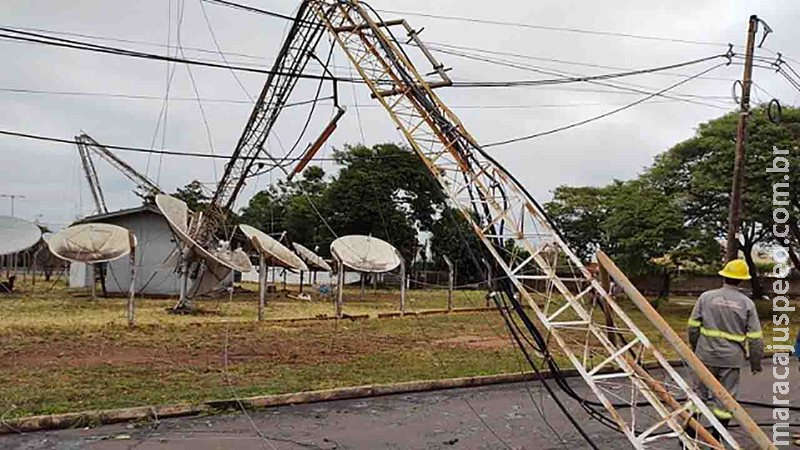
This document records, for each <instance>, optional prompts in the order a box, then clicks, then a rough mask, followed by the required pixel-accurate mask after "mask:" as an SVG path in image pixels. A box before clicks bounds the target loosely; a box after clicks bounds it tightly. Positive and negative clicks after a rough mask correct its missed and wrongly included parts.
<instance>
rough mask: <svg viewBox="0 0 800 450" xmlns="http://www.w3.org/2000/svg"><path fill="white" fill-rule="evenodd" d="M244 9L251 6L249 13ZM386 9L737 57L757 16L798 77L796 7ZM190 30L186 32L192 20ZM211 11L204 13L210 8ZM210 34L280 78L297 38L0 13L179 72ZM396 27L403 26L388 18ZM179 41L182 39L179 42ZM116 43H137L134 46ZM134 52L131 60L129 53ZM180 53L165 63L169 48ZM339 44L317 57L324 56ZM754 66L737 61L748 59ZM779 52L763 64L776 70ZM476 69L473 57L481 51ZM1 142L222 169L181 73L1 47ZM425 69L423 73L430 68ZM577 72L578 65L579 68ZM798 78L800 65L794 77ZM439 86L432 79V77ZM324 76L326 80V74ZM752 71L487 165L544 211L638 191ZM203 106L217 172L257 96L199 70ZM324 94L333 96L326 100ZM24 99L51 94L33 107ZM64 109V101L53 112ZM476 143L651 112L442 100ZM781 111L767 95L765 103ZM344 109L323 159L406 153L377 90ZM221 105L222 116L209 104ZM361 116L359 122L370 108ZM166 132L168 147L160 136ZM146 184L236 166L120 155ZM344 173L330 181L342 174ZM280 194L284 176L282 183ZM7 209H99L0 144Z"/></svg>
mask: <svg viewBox="0 0 800 450" xmlns="http://www.w3.org/2000/svg"><path fill="white" fill-rule="evenodd" d="M242 1H243V2H244V0H242ZM248 1H249V4H251V5H253V6H256V7H260V8H264V9H269V10H273V11H278V12H282V13H287V14H291V13H292V12H293V11H294V9H295V8H296V7H297V5H298V3H299V2H298V1H296V0H293V1H287V0H248ZM372 5H373V6H375V7H376V8H378V9H383V10H393V11H394V10H396V11H405V12H415V13H426V14H434V15H444V16H450V17H453V16H458V17H470V18H479V19H482V20H491V21H500V22H516V23H523V24H529V25H536V26H547V27H558V28H571V29H580V30H594V31H602V32H613V33H624V34H628V35H647V36H660V37H667V38H675V39H683V40H691V41H701V42H704V43H719V44H724V43H727V42H732V43H734V44H736V45H742V44H743V43H744V39H745V33H746V28H747V19H748V17H749V15H750V14H758V15H759V17H761V18H763V19H764V20H766V21H767V22H768V23H769V25H770V26H771V27H772V28H773V30H774V33H772V34H771V35H770V36H769V37H768V39H767V42H766V43H765V47H766V48H768V49H769V50H772V51H778V52H782V53H783V54H785V55H787V56H789V57H791V58H794V59H796V60H798V59H800V29H798V26H797V24H798V23H800V7H798V6H797V2H796V0H763V1H755V0H753V1H738V2H731V1H728V0H718V1H702V2H698V1H695V0H691V1H689V0H675V1H672V2H663V1H650V0H648V1H633V0H629V1H624V0H617V1H608V2H587V1H578V0H558V1H555V0H539V1H535V2H532V1H522V0H513V1H512V0H497V1H492V2H477V1H470V2H467V1H464V0H461V1H455V0H440V1H437V2H431V1H422V0H403V1H397V0H395V1H390V0H373V1H372ZM181 6H182V8H183V15H182V20H181V21H180V26H178V22H179V17H180V13H179V12H180V8H181ZM201 6H202V7H201ZM203 8H204V9H205V11H206V13H207V16H208V19H209V21H210V24H211V28H212V29H213V32H214V34H215V35H216V38H217V41H218V42H219V45H220V46H221V48H222V50H223V51H224V52H225V53H226V54H227V58H228V61H229V62H231V63H232V64H241V65H248V66H265V67H266V66H269V64H270V63H271V61H272V60H273V58H274V57H275V55H276V53H277V51H278V48H279V46H280V44H281V41H282V36H283V33H284V32H285V30H286V26H287V21H284V20H280V19H275V18H270V17H266V16H263V15H258V14H252V13H248V12H244V11H241V10H235V9H230V8H227V7H224V6H219V5H217V4H211V3H204V4H202V5H201V3H200V0H185V1H182V0H171V1H167V0H141V1H137V2H120V1H88V0H84V1H74V2H69V4H68V5H67V3H65V2H62V1H34V2H31V1H27V0H6V1H3V2H2V3H1V4H0V15H1V17H2V18H3V20H2V23H3V25H4V26H8V27H25V28H34V29H40V30H47V31H51V32H54V31H57V32H68V33H80V34H84V35H91V36H96V37H100V38H103V40H97V39H89V38H87V37H74V36H73V38H76V39H82V40H90V41H91V42H94V43H103V44H107V45H114V46H120V47H124V48H129V49H137V50H142V51H147V52H152V53H159V54H165V53H167V52H169V53H170V54H173V55H174V54H175V51H176V50H175V45H176V42H177V39H178V32H180V43H181V45H182V47H183V51H184V52H185V55H186V57H188V58H193V59H203V60H215V61H216V60H219V59H220V56H219V54H217V53H216V52H215V46H214V41H213V39H212V36H211V33H210V32H209V28H208V26H207V23H206V19H205V18H204V15H203ZM383 15H384V18H385V19H389V18H394V17H399V14H396V13H389V12H385V13H383ZM405 17H406V19H408V20H409V22H410V23H411V24H412V26H415V27H418V28H419V27H424V28H425V29H424V32H423V34H422V37H423V38H424V39H425V40H426V41H428V42H432V43H438V44H447V45H456V46H464V47H470V48H473V49H482V50H489V51H501V52H508V53H514V54H519V55H525V56H528V57H534V58H547V59H557V60H561V61H564V62H553V61H546V60H544V59H521V58H516V57H510V56H493V57H495V58H502V59H507V60H510V61H514V62H516V63H518V64H526V65H530V66H536V67H538V68H542V69H545V70H557V71H564V72H572V73H577V74H599V73H605V72H609V71H614V69H606V68H599V67H591V66H590V65H603V66H613V67H619V68H647V67H653V66H657V65H664V64H670V63H677V62H682V61H686V60H690V59H694V58H700V57H704V56H709V55H712V54H716V53H722V52H724V51H725V47H724V45H712V44H698V43H694V44H688V43H678V42H668V41H661V40H648V39H636V38H632V37H619V36H606V35H598V34H587V33H578V32H568V31H556V30H545V29H534V28H529V27H519V26H510V25H507V26H500V25H493V24H479V23H472V22H465V21H459V20H443V19H440V18H431V17H421V16H411V15H406V16H405ZM168 36H169V37H168ZM107 39H116V40H124V41H125V42H119V41H109V40H107ZM128 41H129V42H128ZM167 45H169V47H167ZM327 46H328V44H327V41H325V42H323V44H322V45H321V47H320V49H319V53H320V54H324V53H325V49H327ZM737 50H739V51H741V48H737ZM769 50H764V49H762V50H760V51H759V52H758V54H759V55H762V56H766V57H774V53H770V51H769ZM469 51H471V52H475V51H476V50H469ZM438 57H439V58H440V59H441V60H442V61H443V62H444V63H445V64H446V65H447V66H448V67H452V71H451V72H450V74H451V76H452V77H453V78H454V79H455V80H470V81H472V80H476V81H477V80H520V79H537V78H551V77H548V76H546V75H541V74H536V73H532V72H530V71H523V70H519V69H513V68H508V67H501V66H498V65H492V64H486V63H482V62H478V61H474V60H469V59H463V58H460V57H457V56H453V55H447V54H439V55H438ZM0 59H2V61H4V64H3V69H2V70H0V99H2V105H3V108H2V115H0V129H2V130H11V131H19V132H25V133H33V134H41V135H47V136H53V137H59V138H68V139H69V138H71V137H72V136H74V135H76V134H78V133H79V132H81V131H82V130H83V131H86V132H87V133H89V134H90V135H91V136H93V137H94V138H95V139H96V140H98V141H99V142H101V143H106V144H110V145H123V146H135V147H146V148H150V147H151V146H152V147H155V148H168V149H171V150H179V151H190V152H202V153H210V152H211V151H212V149H211V145H209V135H208V133H207V131H206V127H205V125H204V122H203V120H202V116H201V112H200V108H199V106H198V103H197V101H196V100H195V99H194V98H195V92H194V88H193V86H192V83H191V78H190V76H189V72H188V71H187V68H186V67H185V66H184V65H181V64H178V65H177V66H176V65H169V66H168V65H167V63H165V62H154V61H146V60H136V59H129V58H124V57H119V56H111V55H99V54H88V53H84V52H79V51H74V50H68V49H59V48H53V47H45V46H41V45H31V44H21V43H16V42H11V41H8V40H2V39H0ZM419 62H420V63H421V61H419ZM566 62H569V64H567V63H566ZM345 63H346V61H345V58H344V56H343V55H342V54H341V53H340V52H338V51H337V52H336V53H335V54H334V66H336V69H335V70H336V72H337V73H338V74H340V75H343V76H350V72H349V70H350V69H349V68H348V66H346V64H345ZM710 65H711V63H709V64H703V65H696V66H690V67H686V68H681V69H675V70H673V71H671V72H670V74H666V75H665V74H661V75H645V76H637V77H631V78H626V79H624V80H620V82H622V83H625V84H626V85H628V86H630V85H632V84H636V85H637V88H639V89H646V90H651V91H656V90H660V89H662V88H664V87H667V86H669V85H671V84H674V83H676V82H678V81H680V80H681V77H680V76H676V75H675V74H681V75H693V74H695V73H697V72H699V71H701V70H702V69H704V68H706V67H709V66H710ZM794 66H795V67H796V68H797V69H800V62H796V63H794ZM423 69H424V70H425V71H427V69H428V68H427V67H423ZM170 70H174V77H173V79H172V82H171V84H170V89H169V96H170V98H171V100H170V101H169V102H168V103H166V110H167V114H166V123H165V121H164V120H163V117H162V120H160V121H159V116H160V112H161V111H162V108H163V107H164V105H165V102H164V101H163V98H164V96H165V93H166V85H167V79H168V73H169V72H168V71H170ZM313 70H314V71H318V68H317V67H314V68H313ZM741 72H742V68H741V66H731V67H724V68H721V69H718V70H715V71H714V72H712V73H709V74H708V75H707V77H705V78H703V79H697V80H694V81H692V82H689V83H687V84H685V85H683V86H681V87H679V88H677V89H676V90H675V91H673V92H675V93H682V94H690V95H693V96H700V97H684V98H686V99H691V100H695V101H700V102H702V103H705V104H694V103H688V102H683V101H672V100H664V99H656V100H653V101H650V102H647V103H644V104H641V105H639V106H636V107H634V108H631V109H629V110H626V111H624V112H622V113H619V114H615V115H613V116H610V117H608V118H605V119H602V120H600V121H597V122H593V123H590V124H587V125H584V126H581V127H578V128H575V129H571V130H568V131H564V132H560V133H556V134H553V135H550V136H546V137H542V138H538V139H534V140H531V141H526V142H521V143H517V144H512V145H508V146H503V147H497V148H493V149H492V152H493V153H494V154H495V155H496V157H497V158H498V159H499V161H500V162H501V163H503V164H505V165H506V166H507V167H509V168H510V170H511V171H512V172H513V173H514V174H515V175H517V176H518V178H519V179H520V180H521V181H522V182H523V183H524V184H525V185H526V186H527V187H528V189H529V190H530V191H531V192H532V193H533V194H534V196H537V197H538V198H539V200H541V201H546V200H548V199H549V198H550V196H551V192H552V190H553V189H554V188H555V187H556V186H558V185H561V184H572V185H600V184H604V183H607V182H609V181H611V180H612V179H615V178H616V179H628V178H631V177H633V176H635V175H636V174H637V173H638V172H640V171H641V170H642V168H643V167H645V166H647V165H649V164H650V163H651V162H652V159H653V157H654V155H656V154H658V153H660V152H662V151H664V150H666V149H668V148H669V147H671V146H672V145H674V144H675V143H677V142H680V141H681V140H684V139H686V138H688V137H690V136H691V135H692V134H693V133H694V130H695V128H696V125H697V124H698V123H700V122H703V121H707V120H710V119H713V118H715V117H718V116H720V115H722V114H724V113H725V112H726V111H730V110H733V109H734V108H735V104H734V103H733V100H732V99H731V85H732V82H733V81H734V80H735V79H737V78H739V77H741ZM191 74H192V75H193V76H194V80H195V82H196V88H197V91H198V92H199V95H200V97H201V98H202V99H204V100H203V102H202V106H203V111H204V112H205V115H206V117H207V119H208V127H209V130H210V141H211V143H212V144H213V150H214V151H215V152H216V153H218V154H229V153H230V152H231V151H232V150H233V147H234V146H235V143H236V141H237V139H238V138H239V135H240V133H241V131H242V128H243V126H244V125H245V123H246V121H247V117H248V115H249V113H250V110H251V105H250V104H249V100H248V96H247V94H246V93H245V92H244V90H243V89H242V87H240V86H239V84H238V83H237V81H236V80H235V79H234V77H233V76H232V74H231V72H229V71H227V70H220V69H212V68H199V67H194V68H192V69H191ZM238 77H239V79H240V80H241V83H242V84H243V86H244V88H245V90H246V91H248V92H249V94H250V95H253V96H256V95H257V94H258V92H259V91H260V89H261V87H262V85H263V83H264V80H265V76H264V75H258V74H249V73H239V74H238ZM755 81H756V83H757V85H758V86H759V89H756V91H755V93H754V100H756V101H767V100H769V98H771V96H775V97H777V98H778V99H780V100H781V102H782V103H783V104H791V105H796V104H797V103H798V101H800V97H798V92H797V91H795V90H792V89H791V87H790V86H789V85H788V83H786V82H785V81H784V80H783V79H782V78H781V77H780V76H778V75H776V74H774V73H773V72H770V71H768V70H764V69H756V72H755ZM315 88H316V83H315V82H311V81H304V82H301V83H300V85H299V86H298V88H297V89H296V91H295V92H294V94H293V97H292V98H293V99H294V100H306V99H309V98H311V97H313V92H314V89H315ZM324 89H325V92H329V89H330V86H327V85H326V86H325V87H324ZM18 90H33V91H48V92H51V93H48V94H44V93H30V92H28V93H21V92H18ZM52 92H61V93H62V94H53V93H52ZM64 92H73V93H74V92H78V93H84V94H86V93H91V94H114V95H118V94H124V95H134V96H143V97H145V98H140V99H130V98H120V97H110V96H107V95H64V94H63V93H64ZM439 93H440V95H441V96H442V98H443V99H444V100H445V101H446V102H447V103H448V104H450V105H452V106H453V109H454V110H455V112H456V113H457V114H459V116H460V117H461V119H462V121H463V122H464V123H465V124H466V126H467V127H468V129H469V130H470V131H471V132H472V134H473V135H474V136H475V137H476V138H477V139H478V140H479V141H481V142H484V143H488V142H492V141H497V140H502V139H506V138H511V137H515V136H519V135H525V134H531V133H535V132H539V131H545V130H548V129H551V128H554V127H558V126H562V125H566V124H569V123H572V122H576V121H580V120H583V119H586V118H588V117H591V116H594V115H598V114H602V113H603V112H606V111H609V110H612V109H614V108H618V107H620V106H622V105H623V104H625V103H628V102H632V101H635V100H636V99H638V98H640V97H641V96H642V95H640V94H631V93H630V92H625V91H620V90H615V89H610V88H607V87H603V86H596V85H591V84H585V83H584V84H571V85H560V86H551V87H523V88H520V87H518V88H504V89H463V88H458V89H456V88H450V89H443V90H440V91H439ZM767 93H769V94H767ZM340 97H341V102H342V103H343V104H345V105H347V110H348V112H347V114H346V115H345V117H344V119H342V122H341V124H340V127H339V129H338V130H337V131H336V133H335V134H334V136H333V138H332V139H330V141H329V143H328V145H327V146H326V148H325V149H324V151H323V152H322V154H321V156H326V155H330V151H331V148H336V147H341V146H342V145H344V144H347V143H359V142H361V140H362V131H363V136H364V139H365V143H366V144H375V143H379V142H386V141H397V142H399V141H400V136H399V135H398V133H397V131H395V130H394V127H393V126H392V125H391V123H390V121H389V118H388V116H387V114H386V113H385V112H384V111H383V110H382V109H380V108H377V107H376V105H377V103H376V102H375V101H374V100H371V99H370V98H369V95H368V92H367V91H366V88H365V87H364V86H355V87H353V86H350V85H344V86H343V87H342V89H341V92H340ZM212 100H213V101H212ZM355 105H359V107H358V108H356V107H355ZM307 113H308V109H304V108H303V107H298V108H293V109H291V110H287V111H286V112H285V113H284V115H283V116H282V118H281V120H280V122H279V124H278V126H277V127H276V129H275V130H274V132H273V136H274V137H273V138H271V139H270V141H269V146H270V149H271V150H272V151H273V152H274V153H275V154H277V155H280V154H282V152H283V150H282V149H281V145H283V146H284V147H289V146H291V145H292V143H293V142H294V141H295V140H296V139H297V136H298V133H299V131H300V129H301V128H302V125H303V121H304V119H305V116H306V114H307ZM330 114H331V106H330V104H327V103H326V104H321V105H320V106H319V107H318V109H317V114H316V116H315V120H314V121H313V122H312V124H311V126H310V127H309V132H308V133H307V134H306V135H305V136H304V137H303V138H302V140H301V145H302V146H303V148H304V147H305V145H307V143H308V142H310V141H312V140H313V139H314V138H315V137H316V134H317V133H318V132H319V131H320V130H321V129H322V127H323V126H324V123H325V122H326V121H327V119H328V117H330ZM157 128H158V129H157ZM116 153H117V154H118V155H119V156H120V157H122V158H124V159H125V160H126V161H128V162H130V163H131V165H133V166H134V167H135V168H137V169H138V170H140V171H142V172H143V173H147V174H148V176H150V177H152V178H153V179H155V180H157V181H158V182H159V183H160V184H161V186H162V187H163V188H164V189H165V190H167V191H173V190H174V189H175V188H176V187H178V186H182V185H184V184H186V183H188V182H189V181H191V180H194V179H197V180H200V181H202V182H207V183H209V187H213V182H214V181H215V180H216V179H217V177H218V176H219V175H220V173H221V171H222V168H223V165H224V161H218V162H217V163H216V165H215V164H213V163H212V162H211V161H210V160H199V159H191V158H182V157H175V156H164V157H163V158H159V157H158V156H151V157H150V158H149V159H148V157H147V156H145V155H141V154H134V153H129V152H123V151H118V152H116ZM330 164H331V163H325V164H323V167H324V168H325V169H326V171H328V172H329V173H333V172H335V170H336V169H335V167H333V166H331V165H330ZM98 171H99V177H100V179H101V184H102V187H103V190H104V192H105V193H106V197H107V199H108V202H109V207H110V208H111V209H112V210H113V209H119V208H125V207H132V206H136V205H137V204H139V199H138V198H137V197H135V196H134V195H133V194H131V193H130V190H131V188H132V187H133V186H132V184H131V183H130V182H128V181H127V180H126V179H125V178H123V177H122V176H121V175H120V174H119V173H118V172H116V171H115V170H114V169H112V168H110V167H108V166H107V165H105V164H104V163H102V162H99V163H98ZM276 176H277V174H276ZM276 179H277V178H274V177H270V176H264V177H262V178H261V179H259V180H257V181H252V182H251V183H250V184H249V185H248V186H247V188H246V189H245V194H244V195H243V196H242V198H241V199H240V206H242V205H245V204H246V202H247V200H248V199H249V197H250V196H252V195H253V193H255V192H257V191H258V190H259V189H263V188H265V187H266V186H268V185H269V183H271V182H274V181H275V180H276ZM0 194H17V195H24V196H25V198H22V199H18V200H17V202H16V211H15V212H16V215H17V216H19V217H22V218H26V219H30V220H34V219H37V218H38V219H40V220H41V221H43V222H45V223H48V224H50V225H52V226H53V227H54V228H59V227H62V226H64V225H65V224H67V223H69V222H71V221H72V220H74V219H75V218H77V217H81V216H83V215H86V214H90V213H92V212H93V209H94V206H93V203H92V201H91V197H90V195H89V192H88V189H87V186H86V182H85V180H84V177H83V172H82V170H81V166H80V162H79V159H78V153H77V150H76V148H75V146H74V145H64V144H56V143H47V142H39V141H30V140H25V139H19V138H15V137H7V136H0ZM9 212H10V201H9V200H8V199H0V214H8V213H9Z"/></svg>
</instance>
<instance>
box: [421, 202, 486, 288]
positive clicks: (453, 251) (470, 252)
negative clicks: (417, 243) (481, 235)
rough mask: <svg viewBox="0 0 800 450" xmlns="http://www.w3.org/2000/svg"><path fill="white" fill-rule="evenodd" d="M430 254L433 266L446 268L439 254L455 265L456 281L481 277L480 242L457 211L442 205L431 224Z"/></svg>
mask: <svg viewBox="0 0 800 450" xmlns="http://www.w3.org/2000/svg"><path fill="white" fill-rule="evenodd" d="M431 232H432V236H431V240H430V245H431V254H432V255H433V262H434V264H435V267H436V268H437V269H440V270H446V268H447V265H446V264H445V262H444V260H443V259H442V256H447V257H448V258H450V261H451V262H452V263H453V265H455V270H456V276H457V277H458V282H459V284H463V283H465V282H476V281H480V280H483V278H484V271H485V270H486V269H485V268H484V267H483V262H482V259H483V258H485V256H484V255H485V251H484V249H483V246H484V245H483V243H482V242H481V241H480V239H478V236H476V235H475V233H474V232H473V231H472V229H471V228H470V226H469V224H468V223H467V221H466V220H465V219H464V217H463V216H462V215H461V213H460V212H459V211H458V210H455V209H453V208H445V209H444V210H443V211H442V212H441V214H440V215H439V217H438V218H437V219H436V220H435V221H434V222H433V225H432V226H431Z"/></svg>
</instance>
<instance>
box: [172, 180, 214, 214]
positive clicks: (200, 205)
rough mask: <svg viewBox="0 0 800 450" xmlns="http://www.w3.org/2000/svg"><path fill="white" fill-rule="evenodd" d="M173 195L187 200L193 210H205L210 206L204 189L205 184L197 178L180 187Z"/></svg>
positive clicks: (187, 204)
mask: <svg viewBox="0 0 800 450" xmlns="http://www.w3.org/2000/svg"><path fill="white" fill-rule="evenodd" d="M172 196H173V197H175V198H178V199H181V200H183V201H184V202H186V206H188V207H189V209H191V210H192V211H204V210H205V209H206V208H207V207H208V202H209V200H210V198H209V197H208V196H207V195H206V194H205V191H204V190H203V184H202V183H200V182H199V181H197V180H194V181H192V182H191V183H189V184H187V185H186V186H184V187H182V188H178V190H177V191H176V192H175V193H173V194H172Z"/></svg>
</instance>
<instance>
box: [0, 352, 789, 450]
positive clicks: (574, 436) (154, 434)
mask: <svg viewBox="0 0 800 450" xmlns="http://www.w3.org/2000/svg"><path fill="white" fill-rule="evenodd" d="M746 372H749V371H743V375H744V376H743V380H742V381H743V383H742V392H741V394H740V398H742V399H748V400H756V401H765V402H770V401H771V398H772V392H771V387H772V375H771V365H769V364H767V365H766V366H765V372H764V373H762V374H760V375H758V376H753V375H750V374H749V373H746ZM791 377H792V378H791V383H792V396H793V397H792V404H793V405H800V371H798V369H797V362H796V361H795V362H793V367H792V375H791ZM573 384H575V385H578V384H579V380H575V382H573ZM565 401H566V403H567V404H568V405H569V406H570V409H571V410H572V411H573V413H574V415H575V417H576V418H578V420H579V421H580V423H581V425H582V426H583V427H584V428H585V429H586V430H587V431H588V432H589V434H590V435H591V437H592V439H593V440H594V441H595V442H596V443H597V444H598V446H599V447H600V448H602V449H603V450H615V449H629V448H631V447H630V445H629V444H628V441H627V440H626V439H625V438H624V437H622V436H621V435H620V434H617V433H616V432H614V431H612V430H609V429H608V428H605V427H603V426H602V425H601V424H599V423H598V422H597V421H594V420H591V419H590V418H589V417H588V415H587V414H585V413H584V412H583V411H582V410H581V408H580V407H579V406H577V404H576V403H575V402H572V401H570V400H565ZM534 405H538V407H539V408H540V409H541V411H537V408H536V407H535V406H534ZM749 409H751V412H752V415H753V416H754V418H755V419H756V420H757V421H771V420H772V418H771V410H769V409H758V408H749ZM545 419H546V421H545ZM798 419H800V417H798V415H797V414H795V415H794V421H795V422H798V421H800V420H798ZM795 431H800V430H797V429H796V430H795ZM673 444H674V445H673ZM0 448H14V449H50V448H55V449H84V448H90V449H108V450H116V449H132V448H136V449H141V450H145V449H177V450H181V449H187V450H210V449H229V448H236V449H280V450H285V449H509V448H513V449H537V450H539V449H541V450H545V449H564V448H568V449H583V448H588V446H587V444H586V442H585V441H583V439H582V438H581V437H580V435H579V434H578V433H577V432H576V431H575V429H574V428H573V427H572V426H571V425H570V424H569V422H568V421H567V419H566V418H565V416H564V415H563V414H562V413H561V412H560V411H559V410H558V408H557V407H556V405H555V402H554V401H553V400H552V398H550V397H549V396H548V395H547V393H546V391H545V390H544V389H543V388H542V386H541V385H540V383H537V382H531V383H515V384H506V385H497V386H487V387H481V388H471V389H454V390H446V391H437V392H427V393H417V394H405V395H392V396H386V397H378V398H370V399H363V400H344V401H335V402H328V403H317V404H309V405H299V406H286V407H277V408H271V409H265V410H259V411H253V412H250V413H249V415H245V414H242V413H236V414H229V415H221V416H211V417H194V418H184V419H168V420H163V421H161V422H160V423H159V424H158V426H157V427H153V424H152V423H147V424H139V425H137V426H133V425H130V424H128V425H125V424H122V425H112V426H103V427H99V428H94V429H79V430H60V431H52V432H40V433H30V434H22V435H12V436H6V437H3V438H0ZM657 448H676V449H677V448H679V446H678V445H677V442H676V441H672V442H668V443H666V445H660V446H658V447H657Z"/></svg>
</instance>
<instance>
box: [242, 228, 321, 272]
mask: <svg viewBox="0 0 800 450" xmlns="http://www.w3.org/2000/svg"><path fill="white" fill-rule="evenodd" d="M239 229H240V230H242V233H244V235H245V236H247V238H248V239H250V242H252V243H253V247H255V248H256V250H257V251H258V252H259V253H261V254H262V255H264V257H266V258H267V261H268V262H269V263H270V264H274V265H275V266H278V267H285V268H287V269H290V270H294V271H302V272H307V271H308V266H306V263H304V262H303V260H302V259H300V257H299V256H297V255H295V254H294V253H292V251H291V250H289V249H288V248H286V247H285V246H284V245H283V244H281V243H280V242H278V241H277V240H275V239H273V238H271V237H270V236H269V235H267V234H266V233H264V232H263V231H261V230H259V229H257V228H254V227H251V226H250V225H244V224H242V225H239Z"/></svg>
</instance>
